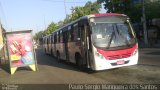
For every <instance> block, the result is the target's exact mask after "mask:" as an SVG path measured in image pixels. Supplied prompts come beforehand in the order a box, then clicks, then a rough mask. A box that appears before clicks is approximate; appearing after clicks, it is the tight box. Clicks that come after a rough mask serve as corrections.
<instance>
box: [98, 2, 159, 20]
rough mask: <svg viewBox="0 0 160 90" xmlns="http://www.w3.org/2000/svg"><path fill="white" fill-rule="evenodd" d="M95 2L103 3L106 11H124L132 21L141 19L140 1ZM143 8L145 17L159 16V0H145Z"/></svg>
mask: <svg viewBox="0 0 160 90" xmlns="http://www.w3.org/2000/svg"><path fill="white" fill-rule="evenodd" d="M97 2H98V3H103V4H104V8H105V9H106V10H107V12H116V13H124V14H126V15H128V16H129V17H130V18H131V20H132V22H137V21H140V20H141V17H142V3H139V4H134V3H133V0H97ZM145 9H146V17H147V19H152V18H160V16H159V15H160V1H158V0H157V1H154V2H153V1H150V0H145Z"/></svg>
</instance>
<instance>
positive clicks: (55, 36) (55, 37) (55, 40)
mask: <svg viewBox="0 0 160 90" xmlns="http://www.w3.org/2000/svg"><path fill="white" fill-rule="evenodd" d="M55 43H57V34H55V35H54V44H55Z"/></svg>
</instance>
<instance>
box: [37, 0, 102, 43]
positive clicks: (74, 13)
mask: <svg viewBox="0 0 160 90" xmlns="http://www.w3.org/2000/svg"><path fill="white" fill-rule="evenodd" d="M100 8H101V4H100V3H97V2H90V1H89V2H87V3H86V4H85V5H84V6H82V7H80V6H76V7H72V9H71V14H68V15H66V18H65V19H64V21H59V22H58V23H54V22H52V23H51V24H49V25H48V27H47V29H46V30H44V31H40V32H38V33H36V35H35V39H36V40H37V39H39V38H42V37H43V36H45V35H49V34H51V33H52V32H53V31H55V30H56V29H57V28H60V27H62V26H63V25H65V24H67V23H70V22H72V21H74V20H76V19H78V18H80V17H82V16H85V15H89V14H93V13H99V10H100Z"/></svg>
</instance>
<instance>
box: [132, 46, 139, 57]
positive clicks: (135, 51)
mask: <svg viewBox="0 0 160 90" xmlns="http://www.w3.org/2000/svg"><path fill="white" fill-rule="evenodd" d="M136 53H138V48H136V49H135V50H134V52H133V54H132V56H133V55H136Z"/></svg>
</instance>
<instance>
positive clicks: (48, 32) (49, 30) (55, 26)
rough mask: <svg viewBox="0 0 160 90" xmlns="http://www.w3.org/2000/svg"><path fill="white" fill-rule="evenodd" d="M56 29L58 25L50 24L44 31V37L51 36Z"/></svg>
mask: <svg viewBox="0 0 160 90" xmlns="http://www.w3.org/2000/svg"><path fill="white" fill-rule="evenodd" d="M57 28H58V24H56V23H54V22H51V24H49V25H48V27H47V30H46V35H49V34H51V33H52V32H53V31H55V30H56V29H57Z"/></svg>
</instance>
